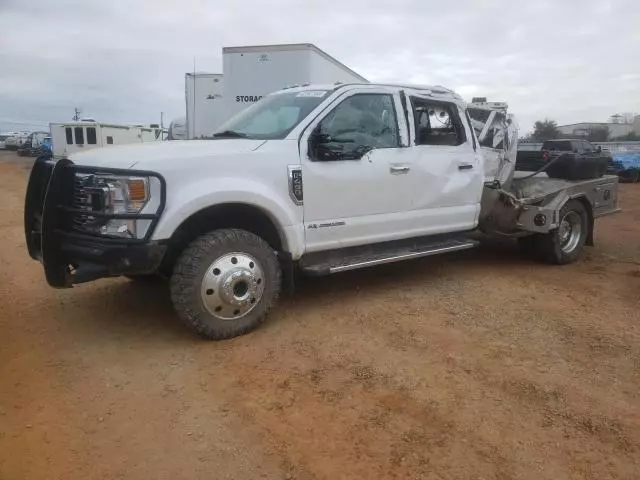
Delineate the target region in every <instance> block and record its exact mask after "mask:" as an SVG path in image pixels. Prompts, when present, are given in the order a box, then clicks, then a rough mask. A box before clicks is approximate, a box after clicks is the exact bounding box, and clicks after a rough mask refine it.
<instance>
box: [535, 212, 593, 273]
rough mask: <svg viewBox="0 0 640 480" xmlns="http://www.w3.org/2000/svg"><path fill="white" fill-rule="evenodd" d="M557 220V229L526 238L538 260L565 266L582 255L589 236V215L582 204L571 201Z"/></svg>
mask: <svg viewBox="0 0 640 480" xmlns="http://www.w3.org/2000/svg"><path fill="white" fill-rule="evenodd" d="M559 218H560V224H559V226H558V228H557V229H555V230H553V231H551V232H549V233H546V234H535V235H532V236H531V237H527V238H530V239H531V240H529V242H531V243H530V245H531V248H532V251H533V252H535V256H536V257H537V258H538V259H539V260H542V261H543V262H545V263H551V264H555V265H565V264H567V263H572V262H575V261H576V260H577V259H578V257H579V256H580V254H581V253H582V249H583V248H584V245H585V243H586V241H587V236H588V234H589V215H588V214H587V210H586V209H585V207H584V205H583V204H582V202H580V201H578V200H571V201H569V202H567V203H566V204H565V205H564V207H562V209H561V210H560V215H559Z"/></svg>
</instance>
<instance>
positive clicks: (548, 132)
mask: <svg viewBox="0 0 640 480" xmlns="http://www.w3.org/2000/svg"><path fill="white" fill-rule="evenodd" d="M558 137H560V130H558V124H557V123H556V122H555V121H554V120H549V119H547V118H545V119H544V120H543V121H540V120H538V121H537V122H536V123H535V124H534V125H533V133H532V134H531V139H532V140H533V141H535V142H544V141H545V140H554V139H556V138H558Z"/></svg>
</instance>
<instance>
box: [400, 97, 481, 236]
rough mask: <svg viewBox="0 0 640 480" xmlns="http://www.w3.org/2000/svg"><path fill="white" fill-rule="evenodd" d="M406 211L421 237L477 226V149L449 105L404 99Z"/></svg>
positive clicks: (454, 108) (456, 109) (460, 114)
mask: <svg viewBox="0 0 640 480" xmlns="http://www.w3.org/2000/svg"><path fill="white" fill-rule="evenodd" d="M410 105H411V108H410V112H409V113H410V115H409V118H410V123H411V127H412V128H411V143H412V148H411V150H412V151H413V156H414V159H413V162H412V163H413V170H412V171H413V173H414V175H413V176H412V177H411V182H412V183H411V191H412V192H413V199H412V207H413V209H415V210H416V214H415V215H414V217H415V222H416V224H417V225H419V226H420V229H421V232H420V233H421V234H423V235H429V234H438V233H451V232H458V231H465V230H471V229H473V228H475V227H476V226H477V223H478V216H479V214H480V199H481V197H482V189H483V186H484V165H483V160H482V155H481V153H480V148H479V146H478V145H477V143H476V138H475V136H474V133H473V131H472V130H471V126H470V124H469V121H468V120H467V117H466V114H465V112H464V111H463V110H462V109H461V108H460V107H459V106H458V105H457V104H455V103H453V102H448V101H443V100H436V99H433V98H430V97H428V96H420V95H415V96H411V97H410Z"/></svg>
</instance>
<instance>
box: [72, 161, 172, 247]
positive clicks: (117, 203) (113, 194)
mask: <svg viewBox="0 0 640 480" xmlns="http://www.w3.org/2000/svg"><path fill="white" fill-rule="evenodd" d="M75 188H76V192H75V196H74V199H75V200H74V201H75V202H76V203H78V202H80V203H79V204H77V205H76V206H77V207H80V208H81V209H82V210H85V211H86V212H87V215H84V219H83V221H82V227H83V230H85V231H88V232H93V233H99V234H101V235H109V236H116V237H123V238H144V236H145V235H146V233H147V231H148V230H149V227H150V226H151V221H152V220H151V219H148V218H105V217H104V216H100V217H99V216H92V215H91V214H90V212H91V211H100V212H101V213H104V214H107V215H145V214H156V213H157V212H158V210H159V208H160V201H161V197H162V186H161V184H160V179H158V178H157V177H141V176H120V175H105V174H100V175H90V174H80V173H78V174H76V187H75Z"/></svg>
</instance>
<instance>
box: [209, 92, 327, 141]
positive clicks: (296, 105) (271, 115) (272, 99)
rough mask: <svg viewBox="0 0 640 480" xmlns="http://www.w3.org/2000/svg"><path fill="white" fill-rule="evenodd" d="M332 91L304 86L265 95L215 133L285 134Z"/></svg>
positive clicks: (263, 137)
mask: <svg viewBox="0 0 640 480" xmlns="http://www.w3.org/2000/svg"><path fill="white" fill-rule="evenodd" d="M328 94H329V91H328V90H303V91H297V92H290V93H278V94H273V95H269V96H267V97H264V98H263V99H262V100H260V101H259V102H258V103H255V104H254V105H252V106H250V107H249V108H247V109H246V110H243V111H242V112H240V113H239V114H237V115H235V116H234V117H232V118H231V120H229V121H228V122H227V123H225V124H224V125H222V126H221V127H220V128H219V129H218V130H217V132H216V133H214V134H213V136H214V137H217V138H221V137H226V138H255V139H260V140H275V139H280V138H284V137H286V136H287V134H288V133H289V132H290V131H291V130H293V129H294V128H295V126H296V125H298V123H300V122H301V121H302V120H303V119H304V118H305V117H306V116H307V115H309V113H311V111H312V110H313V109H314V108H316V107H317V106H318V105H319V104H320V103H321V102H322V101H323V100H324V99H325V98H326V97H327V95H328Z"/></svg>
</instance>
